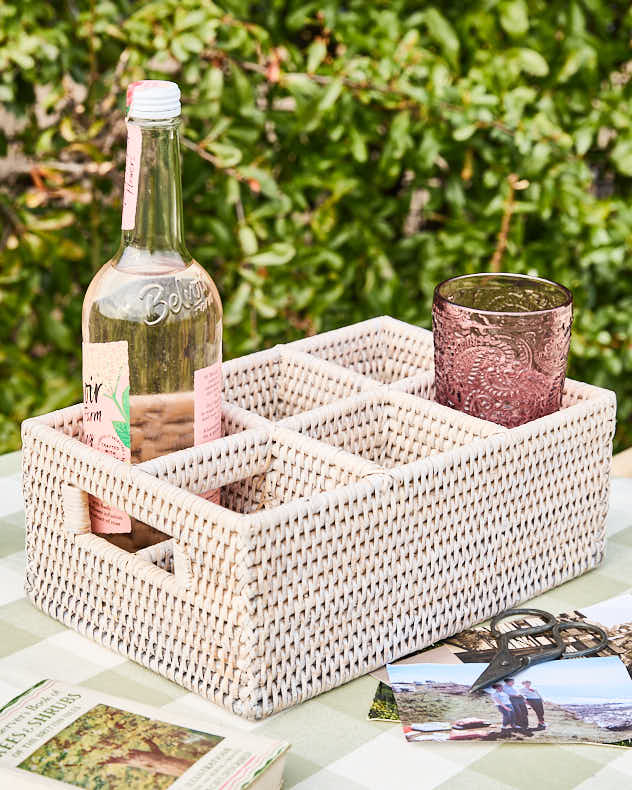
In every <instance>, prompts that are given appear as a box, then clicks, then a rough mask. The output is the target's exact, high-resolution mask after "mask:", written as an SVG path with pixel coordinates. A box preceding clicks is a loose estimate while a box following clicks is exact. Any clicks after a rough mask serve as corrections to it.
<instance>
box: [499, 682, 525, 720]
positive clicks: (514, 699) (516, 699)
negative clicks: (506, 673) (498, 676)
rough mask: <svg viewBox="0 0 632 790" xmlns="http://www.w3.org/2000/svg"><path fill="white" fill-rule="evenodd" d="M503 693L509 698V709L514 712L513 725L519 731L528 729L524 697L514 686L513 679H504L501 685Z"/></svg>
mask: <svg viewBox="0 0 632 790" xmlns="http://www.w3.org/2000/svg"><path fill="white" fill-rule="evenodd" d="M503 691H504V692H505V694H507V695H508V696H509V701H510V702H511V707H512V708H513V712H514V725H515V726H516V727H519V728H520V729H521V730H528V729H529V711H528V710H527V706H526V704H525V701H524V697H523V696H522V695H521V694H520V692H519V691H518V689H517V688H516V687H515V686H514V679H513V678H506V679H505V681H504V683H503Z"/></svg>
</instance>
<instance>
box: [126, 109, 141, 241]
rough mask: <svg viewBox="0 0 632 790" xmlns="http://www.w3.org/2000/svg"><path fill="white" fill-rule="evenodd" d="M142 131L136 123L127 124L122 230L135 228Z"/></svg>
mask: <svg viewBox="0 0 632 790" xmlns="http://www.w3.org/2000/svg"><path fill="white" fill-rule="evenodd" d="M141 147H142V132H141V130H140V126H137V125H136V124H134V123H130V124H128V125H127V156H126V159H125V186H124V187H123V218H122V221H121V229H122V230H133V229H134V225H135V223H136V200H137V198H138V177H139V174H140V152H141Z"/></svg>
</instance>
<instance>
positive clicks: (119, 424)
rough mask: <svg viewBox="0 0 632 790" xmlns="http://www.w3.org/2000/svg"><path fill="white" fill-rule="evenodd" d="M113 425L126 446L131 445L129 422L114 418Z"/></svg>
mask: <svg viewBox="0 0 632 790" xmlns="http://www.w3.org/2000/svg"><path fill="white" fill-rule="evenodd" d="M112 427H113V428H114V430H115V431H116V435H117V436H118V438H119V439H120V440H121V441H122V442H123V444H124V445H125V447H128V448H129V447H130V446H131V444H130V436H129V423H128V422H124V421H123V420H113V421H112Z"/></svg>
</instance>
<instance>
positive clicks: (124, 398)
mask: <svg viewBox="0 0 632 790" xmlns="http://www.w3.org/2000/svg"><path fill="white" fill-rule="evenodd" d="M121 402H122V406H123V412H124V414H125V416H126V417H127V421H128V422H129V419H130V417H129V385H128V386H127V387H125V389H124V390H123V395H122V397H121Z"/></svg>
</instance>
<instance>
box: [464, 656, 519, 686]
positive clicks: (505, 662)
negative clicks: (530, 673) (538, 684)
mask: <svg viewBox="0 0 632 790" xmlns="http://www.w3.org/2000/svg"><path fill="white" fill-rule="evenodd" d="M524 665H525V662H524V660H523V658H521V657H519V656H514V655H512V654H511V652H510V651H509V650H502V651H500V652H499V653H497V654H496V655H495V656H494V658H493V660H492V662H491V663H490V664H489V665H488V666H487V667H486V668H485V669H484V670H483V671H482V672H481V674H480V675H479V676H478V677H477V678H476V680H475V681H474V683H472V685H471V686H470V689H469V690H470V693H472V692H473V691H480V690H481V689H484V688H487V686H491V685H492V683H498V682H499V681H501V680H504V679H505V678H508V677H510V676H511V675H513V674H515V673H516V672H520V670H521V669H523V668H524Z"/></svg>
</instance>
